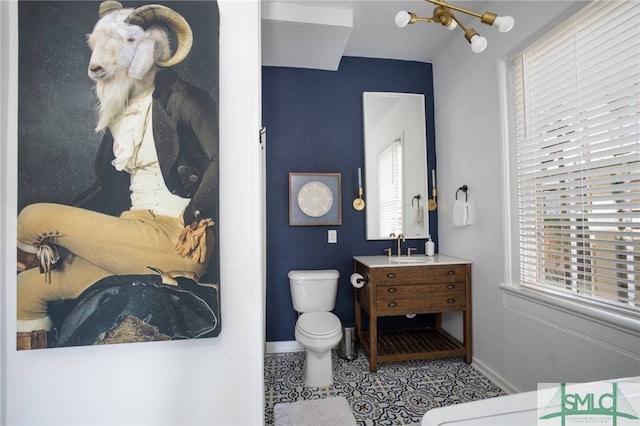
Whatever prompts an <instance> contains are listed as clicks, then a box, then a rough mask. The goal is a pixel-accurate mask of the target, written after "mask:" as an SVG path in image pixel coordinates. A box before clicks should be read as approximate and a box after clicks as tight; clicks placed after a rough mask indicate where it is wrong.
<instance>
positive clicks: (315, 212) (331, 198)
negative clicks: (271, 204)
mask: <svg viewBox="0 0 640 426" xmlns="http://www.w3.org/2000/svg"><path fill="white" fill-rule="evenodd" d="M341 224H342V196H341V175H340V173H289V226H314V225H316V226H320V225H341Z"/></svg>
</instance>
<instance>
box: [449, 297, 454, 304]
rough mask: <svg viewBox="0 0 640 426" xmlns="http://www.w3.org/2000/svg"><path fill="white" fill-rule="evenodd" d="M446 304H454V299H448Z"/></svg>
mask: <svg viewBox="0 0 640 426" xmlns="http://www.w3.org/2000/svg"><path fill="white" fill-rule="evenodd" d="M447 303H456V299H454V298H453V297H452V298H450V299H447Z"/></svg>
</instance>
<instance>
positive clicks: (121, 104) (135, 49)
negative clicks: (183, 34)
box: [87, 9, 171, 131]
mask: <svg viewBox="0 0 640 426" xmlns="http://www.w3.org/2000/svg"><path fill="white" fill-rule="evenodd" d="M132 11H133V9H121V10H117V11H114V12H111V13H108V14H107V15H105V16H104V17H102V18H101V19H100V20H99V21H98V22H97V23H96V25H95V27H94V29H93V32H92V33H91V34H90V35H89V36H88V39H87V41H88V44H89V47H90V48H91V50H92V54H91V60H90V61H89V69H88V73H89V77H90V78H91V79H92V80H94V81H95V82H96V87H95V90H96V95H97V96H98V100H99V103H98V105H97V107H96V108H97V109H98V111H99V118H98V125H97V127H96V131H103V130H104V129H106V128H107V127H109V126H110V125H111V124H112V123H114V122H115V121H117V120H118V119H119V118H120V116H121V115H122V113H123V112H124V110H125V109H126V107H127V105H128V103H129V100H131V99H133V98H135V97H136V96H137V95H138V94H140V93H142V92H144V91H146V90H147V89H149V88H151V87H153V80H154V78H155V74H156V71H157V70H158V67H157V66H156V65H155V64H156V62H157V61H159V60H160V61H162V60H166V59H167V58H168V57H170V56H171V52H170V47H169V37H168V34H167V32H166V31H165V30H164V29H163V28H161V27H159V26H155V25H153V26H151V27H149V28H148V29H147V30H146V31H144V30H143V29H142V28H141V27H139V26H137V25H131V24H128V23H125V22H124V20H125V19H126V18H127V16H129V14H130V13H131V12H132Z"/></svg>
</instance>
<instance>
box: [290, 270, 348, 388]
mask: <svg viewBox="0 0 640 426" xmlns="http://www.w3.org/2000/svg"><path fill="white" fill-rule="evenodd" d="M288 277H289V287H290V288H291V301H292V302H293V309H295V310H296V311H297V312H298V320H297V321H296V331H295V337H296V341H297V342H298V343H300V344H301V345H302V346H303V347H304V348H305V352H306V354H305V367H304V368H305V378H304V384H305V386H309V387H322V386H330V385H332V384H333V370H332V367H331V350H332V349H333V348H334V347H336V346H337V345H338V343H340V340H341V339H342V324H340V319H338V317H337V316H335V315H334V314H333V313H331V310H332V309H333V308H334V307H335V304H336V293H337V292H338V278H339V277H340V272H338V271H337V270H335V269H324V270H304V271H289V274H288Z"/></svg>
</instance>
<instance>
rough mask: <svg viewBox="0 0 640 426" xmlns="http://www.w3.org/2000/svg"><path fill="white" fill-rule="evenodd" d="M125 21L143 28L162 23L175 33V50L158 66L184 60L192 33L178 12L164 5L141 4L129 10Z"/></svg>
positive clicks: (191, 42)
mask: <svg viewBox="0 0 640 426" xmlns="http://www.w3.org/2000/svg"><path fill="white" fill-rule="evenodd" d="M125 22H127V23H129V24H132V25H138V26H140V27H142V28H144V29H145V30H146V29H147V28H149V27H150V26H151V25H153V24H164V25H166V26H167V27H169V29H171V31H173V32H174V33H175V35H176V39H177V47H176V52H175V53H174V54H173V56H172V57H171V58H169V59H167V60H166V61H161V62H158V66H159V67H163V68H168V67H172V66H174V65H177V64H179V63H180V62H182V61H184V59H185V58H186V57H187V55H188V54H189V51H190V50H191V46H192V45H193V33H192V31H191V27H190V26H189V23H188V22H187V21H186V20H185V19H184V18H183V17H182V15H180V14H179V13H178V12H176V11H174V10H172V9H169V8H168V7H166V6H162V5H159V4H149V5H146V6H141V7H139V8H137V9H135V10H134V11H133V12H131V15H129V16H128V17H127V19H125Z"/></svg>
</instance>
